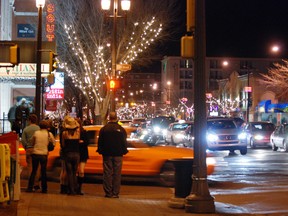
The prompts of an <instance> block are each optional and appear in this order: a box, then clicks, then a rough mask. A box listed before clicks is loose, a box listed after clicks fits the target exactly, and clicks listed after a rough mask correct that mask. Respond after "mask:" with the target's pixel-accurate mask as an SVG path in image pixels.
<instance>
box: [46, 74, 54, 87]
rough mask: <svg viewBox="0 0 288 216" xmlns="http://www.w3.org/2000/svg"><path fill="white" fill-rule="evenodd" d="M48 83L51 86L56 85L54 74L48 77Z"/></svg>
mask: <svg viewBox="0 0 288 216" xmlns="http://www.w3.org/2000/svg"><path fill="white" fill-rule="evenodd" d="M47 82H48V84H49V85H53V84H54V83H55V76H54V74H53V73H52V74H48V75H47Z"/></svg>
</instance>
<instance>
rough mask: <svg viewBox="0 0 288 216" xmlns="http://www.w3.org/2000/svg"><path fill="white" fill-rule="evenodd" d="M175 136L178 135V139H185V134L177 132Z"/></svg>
mask: <svg viewBox="0 0 288 216" xmlns="http://www.w3.org/2000/svg"><path fill="white" fill-rule="evenodd" d="M175 137H176V138H177V139H183V138H184V134H181V133H177V134H176V135H175Z"/></svg>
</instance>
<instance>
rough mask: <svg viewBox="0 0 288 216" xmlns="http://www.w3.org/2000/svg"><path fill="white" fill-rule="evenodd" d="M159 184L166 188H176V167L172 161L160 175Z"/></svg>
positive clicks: (164, 167)
mask: <svg viewBox="0 0 288 216" xmlns="http://www.w3.org/2000/svg"><path fill="white" fill-rule="evenodd" d="M159 182H160V184H161V185H162V186H165V187H174V185H175V167H174V164H173V163H172V162H170V161H166V162H165V163H164V164H163V166H162V168H161V171H160V174H159Z"/></svg>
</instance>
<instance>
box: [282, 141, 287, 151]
mask: <svg viewBox="0 0 288 216" xmlns="http://www.w3.org/2000/svg"><path fill="white" fill-rule="evenodd" d="M283 150H284V151H285V152H288V145H287V143H286V141H284V143H283Z"/></svg>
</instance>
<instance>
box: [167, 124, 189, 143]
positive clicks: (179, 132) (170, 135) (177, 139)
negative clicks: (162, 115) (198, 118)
mask: <svg viewBox="0 0 288 216" xmlns="http://www.w3.org/2000/svg"><path fill="white" fill-rule="evenodd" d="M191 125H193V122H190V121H179V122H174V123H171V124H170V125H169V127H168V129H167V130H166V133H165V134H164V139H165V141H166V142H167V143H169V144H171V145H179V144H182V145H183V146H184V144H185V130H186V129H187V127H189V126H191Z"/></svg>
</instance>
